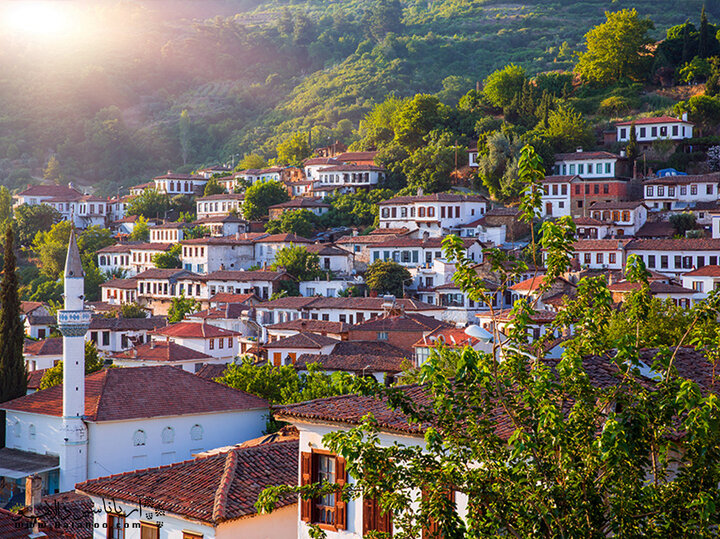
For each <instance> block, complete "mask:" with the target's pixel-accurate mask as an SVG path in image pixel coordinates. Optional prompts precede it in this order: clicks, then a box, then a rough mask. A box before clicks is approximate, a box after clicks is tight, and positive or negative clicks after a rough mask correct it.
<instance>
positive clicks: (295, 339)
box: [263, 332, 340, 350]
mask: <svg viewBox="0 0 720 539" xmlns="http://www.w3.org/2000/svg"><path fill="white" fill-rule="evenodd" d="M339 342H340V341H339V340H337V339H333V338H331V337H326V336H325V335H318V334H317V333H305V332H302V333H296V334H295V335H290V336H289V337H283V338H281V339H278V340H277V341H272V342H269V343H267V344H265V345H263V348H271V349H272V348H289V349H291V350H320V349H322V348H325V347H326V346H332V345H334V344H337V343H339Z"/></svg>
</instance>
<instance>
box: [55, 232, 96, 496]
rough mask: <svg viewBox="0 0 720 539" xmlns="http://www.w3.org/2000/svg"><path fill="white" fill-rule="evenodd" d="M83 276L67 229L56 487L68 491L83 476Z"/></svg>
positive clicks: (60, 323) (85, 327) (87, 315)
mask: <svg viewBox="0 0 720 539" xmlns="http://www.w3.org/2000/svg"><path fill="white" fill-rule="evenodd" d="M84 294H85V275H84V273H83V269H82V261H81V259H80V250H79V249H78V245H77V240H76V238H75V228H74V227H73V229H72V230H71V231H70V241H69V242H68V252H67V258H66V259H65V308H64V309H63V310H61V311H58V328H59V329H60V332H61V333H62V335H63V432H64V444H63V447H62V453H61V454H60V490H61V491H62V492H64V491H67V490H72V489H73V488H74V487H75V483H80V482H82V481H85V480H86V479H87V457H88V455H87V426H86V425H85V421H84V416H85V334H86V333H87V331H88V329H89V328H90V319H91V314H90V311H86V310H85V301H84V298H85V295H84Z"/></svg>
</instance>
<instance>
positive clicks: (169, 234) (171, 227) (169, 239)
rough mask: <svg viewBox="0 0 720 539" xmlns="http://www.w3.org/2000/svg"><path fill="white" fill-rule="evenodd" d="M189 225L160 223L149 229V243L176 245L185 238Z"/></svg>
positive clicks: (190, 226)
mask: <svg viewBox="0 0 720 539" xmlns="http://www.w3.org/2000/svg"><path fill="white" fill-rule="evenodd" d="M188 228H192V225H191V224H190V223H183V222H178V223H161V224H159V225H155V226H151V227H150V243H173V244H174V243H177V242H179V241H182V240H183V239H184V238H185V230H186V229H188Z"/></svg>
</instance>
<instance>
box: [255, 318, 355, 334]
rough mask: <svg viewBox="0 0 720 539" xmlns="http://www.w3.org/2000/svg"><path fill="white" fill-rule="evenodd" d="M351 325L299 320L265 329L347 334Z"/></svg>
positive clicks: (280, 323)
mask: <svg viewBox="0 0 720 539" xmlns="http://www.w3.org/2000/svg"><path fill="white" fill-rule="evenodd" d="M349 327H350V326H349V325H348V324H346V323H345V322H330V321H327V320H312V319H309V318H298V319H296V320H288V321H287V322H279V323H277V324H271V325H269V326H265V329H268V330H270V329H276V330H291V331H300V332H307V333H347V331H348V329H349Z"/></svg>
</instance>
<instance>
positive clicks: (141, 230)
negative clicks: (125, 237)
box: [130, 215, 150, 241]
mask: <svg viewBox="0 0 720 539" xmlns="http://www.w3.org/2000/svg"><path fill="white" fill-rule="evenodd" d="M130 239H131V240H132V241H148V240H149V239H150V225H148V222H147V219H145V217H143V216H142V215H139V216H138V218H137V219H136V220H135V224H134V225H133V229H132V232H130Z"/></svg>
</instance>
